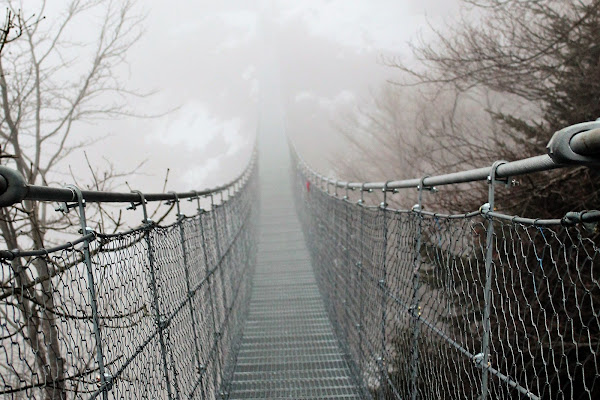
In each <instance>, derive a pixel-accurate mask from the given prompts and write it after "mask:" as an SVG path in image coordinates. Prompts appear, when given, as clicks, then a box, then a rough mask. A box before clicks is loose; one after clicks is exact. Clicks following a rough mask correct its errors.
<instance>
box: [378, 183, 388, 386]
mask: <svg viewBox="0 0 600 400" xmlns="http://www.w3.org/2000/svg"><path fill="white" fill-rule="evenodd" d="M388 183H389V181H388V182H385V184H384V185H383V201H382V202H381V204H380V205H379V208H380V210H381V212H382V213H383V215H382V218H383V221H382V224H383V249H382V257H383V259H382V271H381V272H382V276H381V280H380V281H379V290H380V292H381V356H380V357H379V360H378V361H379V369H380V385H379V390H380V393H381V396H382V397H383V396H384V393H385V390H384V386H385V385H386V382H387V371H386V370H385V368H386V367H385V353H386V350H385V349H386V334H385V329H386V319H387V286H386V282H387V244H388V243H387V241H388V240H387V239H388V226H387V192H388Z"/></svg>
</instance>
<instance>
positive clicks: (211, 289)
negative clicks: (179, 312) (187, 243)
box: [196, 197, 220, 391]
mask: <svg viewBox="0 0 600 400" xmlns="http://www.w3.org/2000/svg"><path fill="white" fill-rule="evenodd" d="M196 201H197V206H198V208H197V210H198V226H199V228H200V238H201V239H202V247H203V254H204V265H205V273H206V284H207V285H208V291H209V293H208V296H209V301H210V309H211V317H212V326H213V332H212V333H213V343H214V346H215V349H216V347H217V345H218V341H219V338H218V335H217V321H216V317H215V316H216V308H215V300H214V297H215V294H214V293H215V292H214V289H215V288H214V285H213V284H212V275H211V274H210V267H209V260H208V248H207V246H206V236H205V232H204V224H203V223H202V220H203V218H202V215H203V214H204V213H205V211H204V210H203V209H202V207H200V197H197V198H196ZM215 363H217V364H220V361H219V360H218V359H217V355H216V354H215ZM206 367H207V366H206V365H205V366H204V370H206ZM219 369H220V367H219ZM213 370H214V374H213V385H214V390H215V391H216V390H217V375H216V374H217V368H213Z"/></svg>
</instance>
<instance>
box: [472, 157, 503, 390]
mask: <svg viewBox="0 0 600 400" xmlns="http://www.w3.org/2000/svg"><path fill="white" fill-rule="evenodd" d="M505 163H506V161H496V162H495V163H494V164H493V165H492V167H491V169H490V175H489V176H488V184H489V189H488V204H487V206H488V210H489V211H494V191H495V186H496V182H497V179H496V170H497V169H498V166H500V165H502V164H505ZM509 180H510V179H509V178H507V179H506V181H507V182H508V181H509ZM482 208H484V207H482ZM485 251H486V253H485V287H484V291H483V303H484V310H483V338H482V341H481V353H480V354H478V355H476V356H475V360H476V362H477V363H478V366H479V367H480V368H481V396H480V399H481V400H486V399H487V397H488V392H489V389H488V379H489V370H488V368H489V366H490V361H489V359H490V339H491V338H490V336H491V326H490V309H491V302H492V272H493V270H492V256H493V252H494V219H493V217H491V216H490V217H488V228H487V236H486V241H485Z"/></svg>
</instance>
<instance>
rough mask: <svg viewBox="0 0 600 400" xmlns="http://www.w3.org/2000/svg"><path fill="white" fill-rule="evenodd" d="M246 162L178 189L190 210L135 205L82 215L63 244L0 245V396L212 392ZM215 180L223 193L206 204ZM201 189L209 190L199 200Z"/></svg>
mask: <svg viewBox="0 0 600 400" xmlns="http://www.w3.org/2000/svg"><path fill="white" fill-rule="evenodd" d="M255 169H256V168H253V167H252V166H251V167H249V169H248V170H247V171H246V172H245V173H244V174H243V175H242V176H241V178H239V179H238V180H236V181H235V184H232V185H228V186H224V187H221V188H218V189H217V190H212V191H207V192H206V193H204V192H201V193H197V192H191V194H189V196H187V194H186V197H187V198H189V199H190V200H196V201H197V205H198V213H197V214H196V215H194V216H192V217H186V216H184V215H183V214H181V213H180V212H178V215H177V221H176V222H175V223H173V224H171V225H168V226H159V225H157V224H155V223H153V222H152V221H150V220H149V219H147V216H146V215H145V223H144V224H143V225H142V226H141V227H139V228H136V229H133V230H130V231H128V232H122V233H118V234H104V233H101V232H92V231H90V230H89V228H87V227H86V226H85V217H83V218H82V229H83V233H84V235H83V236H82V237H81V239H78V240H77V241H74V242H73V243H68V244H65V245H63V246H58V247H57V248H55V249H48V250H37V251H25V252H18V251H3V252H2V253H1V254H0V280H1V285H2V286H1V287H0V314H1V316H2V326H0V380H1V387H0V397H3V398H12V399H25V398H27V399H80V398H85V399H94V398H98V399H109V398H110V399H155V398H164V399H187V398H203V399H216V398H220V391H221V390H222V389H223V388H224V386H226V384H227V382H228V381H229V378H228V377H229V376H230V375H231V373H232V371H231V368H232V365H233V364H234V360H233V358H234V357H235V355H236V348H237V346H238V344H239V340H240V337H241V329H242V325H243V324H242V322H243V319H244V315H245V312H246V305H247V299H248V296H249V287H250V283H251V279H250V278H251V274H252V270H253V268H254V264H255V252H256V234H255V229H256V218H257V214H256V213H257V202H258V198H257V196H258V192H257V184H256V179H257V178H256V176H257V173H256V171H255ZM223 191H225V192H226V193H228V194H229V196H226V198H225V200H224V201H223V200H222V201H221V202H220V203H216V202H215V201H214V196H215V195H217V194H219V193H223ZM59 194H60V193H59ZM73 194H74V196H75V195H76V194H77V191H73ZM79 194H81V192H79ZM136 196H137V195H136ZM139 196H140V197H141V200H142V204H137V205H138V206H140V205H141V206H142V207H143V208H144V210H145V199H144V197H143V194H139ZM168 196H170V197H171V198H172V200H171V201H174V202H177V203H178V202H179V198H178V196H177V194H172V195H168ZM202 196H207V197H210V199H211V207H210V208H209V209H207V210H204V209H202V208H201V207H200V205H201V203H200V197H202ZM155 197H157V196H155ZM136 198H139V197H136ZM221 199H223V197H221ZM155 200H156V199H155ZM114 201H116V200H114ZM83 204H84V203H83V201H82V198H81V196H80V197H79V203H78V204H77V203H76V204H74V205H75V206H77V205H78V206H79V207H80V209H79V211H80V215H84V212H83V207H82V205H83ZM177 208H178V209H179V204H177Z"/></svg>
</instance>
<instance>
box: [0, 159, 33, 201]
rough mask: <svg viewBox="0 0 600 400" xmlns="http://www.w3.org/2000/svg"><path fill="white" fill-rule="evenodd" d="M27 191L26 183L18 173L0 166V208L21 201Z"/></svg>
mask: <svg viewBox="0 0 600 400" xmlns="http://www.w3.org/2000/svg"><path fill="white" fill-rule="evenodd" d="M27 191H28V189H27V181H25V178H24V177H23V175H21V173H20V172H19V171H17V170H14V169H11V168H8V167H5V166H0V207H6V206H12V205H13V204H16V203H19V202H21V201H23V200H24V199H25V196H26V195H27Z"/></svg>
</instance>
